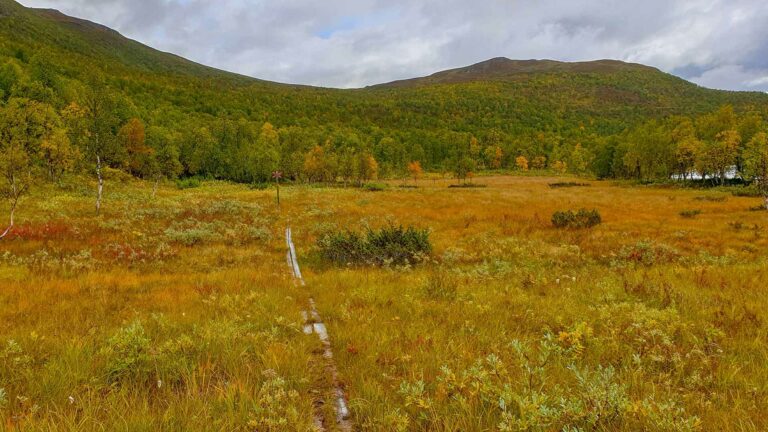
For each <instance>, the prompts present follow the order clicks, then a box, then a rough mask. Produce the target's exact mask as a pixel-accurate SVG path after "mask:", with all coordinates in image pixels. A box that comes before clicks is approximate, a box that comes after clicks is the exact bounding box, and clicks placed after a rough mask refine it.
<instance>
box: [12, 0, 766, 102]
mask: <svg viewBox="0 0 768 432" xmlns="http://www.w3.org/2000/svg"><path fill="white" fill-rule="evenodd" d="M14 15H15V16H24V15H33V16H34V17H35V18H37V19H43V20H47V21H49V22H50V23H53V24H56V25H60V26H62V27H63V28H65V29H67V30H70V31H75V32H79V33H81V34H82V35H84V36H85V37H86V38H88V39H91V40H94V42H95V44H96V45H102V46H103V45H106V46H104V47H103V48H105V50H106V51H110V49H111V48H113V45H114V44H129V45H134V46H132V47H128V49H130V50H132V51H136V50H146V51H148V52H147V53H145V54H140V55H143V56H148V57H155V58H154V59H153V60H156V61H158V62H159V63H164V62H163V61H162V60H160V59H158V58H157V57H158V56H160V57H167V58H166V59H165V60H166V62H167V61H168V59H173V61H172V62H175V63H176V64H175V65H172V66H169V68H170V69H175V70H176V71H178V70H183V69H185V68H188V69H190V70H189V71H188V73H190V74H192V75H195V74H203V75H208V76H216V77H224V78H225V79H226V78H228V77H229V78H233V79H234V80H239V81H241V83H243V84H247V81H248V80H253V81H254V83H262V84H263V83H267V84H276V85H282V86H295V87H302V88H318V89H333V90H363V89H392V88H405V87H422V86H426V85H439V84H460V83H469V82H476V81H483V80H513V79H522V78H524V77H525V76H532V75H540V74H553V73H580V74H590V73H598V74H599V73H607V74H610V73H618V72H631V71H635V72H642V71H644V72H648V73H659V74H664V75H668V76H673V77H675V78H677V79H680V80H681V81H685V82H686V83H689V84H692V85H696V84H694V83H691V82H690V81H688V80H686V79H685V78H682V77H679V76H676V75H672V74H668V73H666V72H663V71H661V70H659V69H657V68H655V67H652V66H648V65H643V64H639V63H631V62H624V61H621V60H616V59H597V60H589V61H577V62H566V61H560V60H552V59H509V58H507V57H494V58H491V59H488V60H484V61H480V62H478V63H474V64H471V65H468V66H461V67H456V68H451V69H445V70H440V71H436V72H434V73H432V74H430V75H427V76H421V77H411V78H405V79H399V80H394V81H389V82H384V83H377V84H372V85H368V86H364V87H360V88H351V89H341V88H335V87H327V86H316V85H305V84H295V83H289V82H282V81H280V82H278V81H270V80H264V79H261V78H258V77H254V76H249V75H243V74H239V73H236V72H232V71H227V70H223V69H219V68H216V67H213V66H209V65H204V64H201V63H197V62H194V61H192V60H189V59H186V58H184V57H182V56H180V55H177V54H174V53H171V52H166V51H162V50H158V49H156V48H153V47H151V46H149V45H146V44H144V43H142V42H139V41H136V40H134V39H131V38H128V37H126V36H124V35H122V34H121V33H120V32H118V31H117V30H114V29H112V28H110V27H108V26H106V25H103V24H100V23H97V22H93V21H89V20H86V19H82V18H77V17H72V16H70V15H67V14H64V13H63V12H61V11H59V10H57V9H53V8H27V7H24V6H23V5H21V4H19V3H17V2H16V1H15V0H0V17H12V16H14ZM94 32H95V33H96V34H98V35H99V36H100V38H94V35H93V33H94ZM99 39H102V40H99ZM108 54H109V52H108ZM144 63H145V64H144V65H143V66H144V67H147V68H149V70H153V69H152V65H149V64H146V63H147V62H144ZM702 88H705V87H702ZM708 90H713V89H708ZM717 91H727V90H717ZM739 93H752V92H742V91H739ZM755 93H760V92H755Z"/></svg>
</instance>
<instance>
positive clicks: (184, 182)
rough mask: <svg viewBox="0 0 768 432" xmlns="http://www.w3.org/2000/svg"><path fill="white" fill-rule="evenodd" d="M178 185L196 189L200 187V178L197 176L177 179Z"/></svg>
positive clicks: (180, 187)
mask: <svg viewBox="0 0 768 432" xmlns="http://www.w3.org/2000/svg"><path fill="white" fill-rule="evenodd" d="M176 187H177V188H179V189H182V190H184V189H194V188H198V187H200V180H199V179H197V178H195V177H190V178H185V179H178V180H176Z"/></svg>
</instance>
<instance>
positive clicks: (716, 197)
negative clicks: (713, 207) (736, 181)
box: [694, 195, 728, 202]
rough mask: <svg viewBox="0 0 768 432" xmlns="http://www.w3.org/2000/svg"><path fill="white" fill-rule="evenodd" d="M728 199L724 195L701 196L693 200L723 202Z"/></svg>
mask: <svg viewBox="0 0 768 432" xmlns="http://www.w3.org/2000/svg"><path fill="white" fill-rule="evenodd" d="M727 199H728V198H727V197H726V196H725V195H701V196H697V197H695V198H694V200H695V201H709V202H724V201H725V200H727Z"/></svg>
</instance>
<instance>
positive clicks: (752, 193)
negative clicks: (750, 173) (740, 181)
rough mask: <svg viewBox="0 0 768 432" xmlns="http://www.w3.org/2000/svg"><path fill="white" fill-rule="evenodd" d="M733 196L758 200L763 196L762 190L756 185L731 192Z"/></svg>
mask: <svg viewBox="0 0 768 432" xmlns="http://www.w3.org/2000/svg"><path fill="white" fill-rule="evenodd" d="M731 194H732V195H733V196H737V197H748V198H757V197H761V196H763V194H762V193H761V192H760V190H759V189H758V188H757V187H756V186H754V185H750V186H744V187H740V188H738V189H734V190H732V191H731Z"/></svg>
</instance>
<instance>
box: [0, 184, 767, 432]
mask: <svg viewBox="0 0 768 432" xmlns="http://www.w3.org/2000/svg"><path fill="white" fill-rule="evenodd" d="M112 175H113V178H110V179H108V183H107V191H106V194H105V196H104V202H103V207H102V213H101V215H99V216H96V215H95V212H94V210H93V196H92V191H93V187H92V185H89V184H87V182H84V181H82V180H81V179H77V178H72V179H68V180H65V181H64V184H63V185H61V186H53V185H50V186H45V187H43V188H41V189H38V190H36V191H35V192H34V193H33V194H32V195H31V196H30V197H29V198H27V199H26V200H25V201H24V202H23V203H22V205H21V207H20V209H19V212H18V215H17V218H18V223H19V225H18V226H17V227H16V228H15V230H14V231H13V232H12V234H11V235H10V236H9V237H7V238H6V239H4V240H2V243H0V389H2V390H0V430H9V431H15V430H23V431H38V430H39V431H44V430H45V431H48V430H84V431H91V430H124V431H135V430H146V431H154V430H171V431H175V430H178V431H188V430H221V431H230V430H258V431H282V430H296V431H307V430H313V412H314V411H315V410H316V409H317V404H316V403H315V402H316V401H317V400H318V399H320V400H331V395H330V393H331V391H332V389H331V385H330V383H329V382H328V378H327V376H325V375H326V373H325V371H324V369H323V367H322V365H321V364H320V363H319V362H318V360H317V359H318V356H317V353H318V352H319V351H320V350H321V347H320V344H319V342H318V340H317V338H316V337H311V336H308V335H306V334H304V333H303V331H302V325H303V324H304V321H303V318H302V311H304V310H307V303H308V300H309V298H310V297H312V298H314V300H315V302H316V305H317V309H318V311H319V312H320V315H322V317H323V319H324V322H325V324H326V325H327V327H328V331H329V333H330V338H331V343H332V345H333V349H334V360H335V363H336V367H337V369H338V373H339V380H340V382H341V384H342V386H343V387H344V391H345V393H346V396H347V398H348V401H349V407H350V410H351V421H352V423H353V424H354V426H355V429H356V430H366V431H368V430H372V431H487V430H501V431H543V430H565V431H591V430H595V431H613V430H619V431H634V430H659V431H667V430H680V431H687V430H694V431H695V430H702V431H709V430H719V431H760V430H766V429H768V414H766V413H768V366H766V365H768V347H767V344H766V343H767V342H768V335H767V334H766V323H765V320H766V314H765V310H766V308H767V307H768V295H767V294H766V291H767V290H766V286H768V265H767V264H768V263H767V260H766V258H768V253H766V250H767V248H768V232H767V231H766V230H767V229H768V212H765V211H753V210H750V209H751V208H753V207H756V206H759V205H760V203H761V200H760V199H759V198H750V197H739V196H734V195H732V194H731V193H730V191H729V190H727V189H725V188H716V189H682V188H663V187H651V186H648V187H643V186H637V185H630V184H625V183H612V182H607V181H601V182H586V181H584V180H583V179H573V178H568V177H534V176H497V177H481V178H476V179H475V180H474V181H475V182H477V183H481V184H483V185H485V186H486V187H482V188H448V187H447V186H448V184H449V181H447V180H434V181H432V180H422V181H420V182H419V184H418V187H417V188H401V187H399V185H400V183H399V182H391V183H389V184H388V187H386V188H384V190H381V191H377V190H376V188H372V189H373V190H365V189H359V188H341V187H320V186H310V185H294V186H288V187H283V188H282V189H281V206H280V208H278V207H277V205H276V203H275V192H274V189H266V190H255V189H250V188H248V187H247V186H244V185H235V184H231V183H225V182H203V183H202V184H201V185H200V186H199V187H194V188H190V189H184V190H180V189H178V188H177V187H176V186H175V185H173V184H170V183H169V184H167V185H163V186H162V187H161V188H160V189H159V190H158V191H157V195H156V196H154V197H153V196H152V185H151V184H148V183H143V182H141V181H138V180H134V179H131V178H130V177H128V176H120V175H118V174H116V173H114V172H113V173H112ZM563 182H573V183H574V184H570V185H567V186H570V187H551V186H550V184H553V183H563ZM580 208H586V209H590V210H591V209H597V210H598V211H599V213H600V215H601V217H602V223H601V224H599V225H597V226H595V227H593V228H581V229H576V228H566V229H560V228H556V227H554V226H553V224H552V221H551V217H552V214H553V213H554V212H556V211H561V210H578V209H580ZM390 225H404V226H414V227H417V228H425V229H429V231H430V239H431V242H432V245H433V250H432V253H431V254H430V255H429V256H427V257H425V258H424V260H423V261H422V262H420V263H418V264H415V265H404V266H396V265H384V266H376V267H373V266H365V265H355V264H354V263H350V264H349V265H337V264H332V263H330V262H327V261H326V260H324V259H323V257H322V256H321V254H320V253H319V252H318V247H317V243H318V240H319V239H320V238H321V237H322V236H323V235H324V234H325V233H329V232H335V231H345V230H350V229H351V230H356V231H361V230H363V229H365V228H367V227H371V228H378V227H385V226H390ZM286 226H291V227H292V231H293V240H294V242H295V244H296V246H297V248H298V261H299V262H300V263H301V266H302V271H303V273H304V279H305V281H306V286H300V285H297V284H296V283H295V282H294V281H293V279H292V277H291V273H290V270H289V268H288V265H287V264H286V259H285V254H286V246H285V240H284V238H283V232H284V229H285V227H286ZM321 409H322V410H323V411H325V415H324V417H325V418H326V419H333V418H334V414H333V412H332V411H333V407H332V404H325V405H324V406H323V407H322V408H321ZM325 427H326V429H327V430H334V427H335V426H334V424H333V422H331V421H326V425H325Z"/></svg>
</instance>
